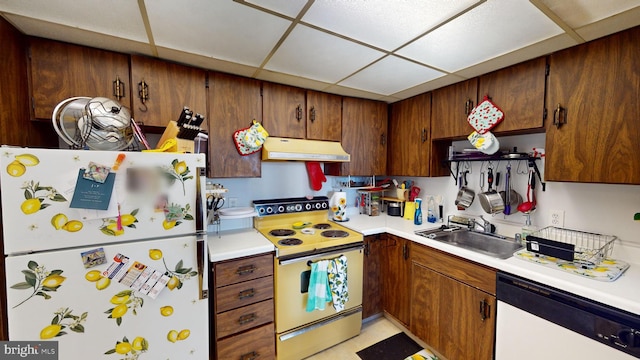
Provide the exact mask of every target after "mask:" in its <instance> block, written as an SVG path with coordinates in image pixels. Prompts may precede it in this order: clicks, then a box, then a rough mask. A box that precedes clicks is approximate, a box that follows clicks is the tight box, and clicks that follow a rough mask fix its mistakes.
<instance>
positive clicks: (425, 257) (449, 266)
mask: <svg viewBox="0 0 640 360" xmlns="http://www.w3.org/2000/svg"><path fill="white" fill-rule="evenodd" d="M412 250H413V251H412V261H413V262H414V263H416V264H419V265H422V266H425V267H428V268H430V269H433V270H435V271H437V272H439V273H441V274H444V275H446V276H448V277H451V278H453V279H456V280H458V281H460V282H463V283H465V284H469V285H471V286H473V287H476V288H478V289H480V290H482V291H485V292H487V293H489V294H493V295H495V293H496V270H495V269H493V268H490V267H487V266H484V265H480V264H478V263H474V262H472V261H469V260H466V259H463V258H460V257H457V256H455V255H451V254H447V253H445V252H442V251H440V250H436V249H433V248H430V247H428V246H426V245H422V244H418V243H414V244H413V246H412Z"/></svg>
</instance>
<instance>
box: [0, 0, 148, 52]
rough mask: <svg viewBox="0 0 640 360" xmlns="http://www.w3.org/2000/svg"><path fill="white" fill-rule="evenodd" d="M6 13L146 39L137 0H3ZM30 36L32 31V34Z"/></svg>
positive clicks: (133, 38) (136, 38)
mask: <svg viewBox="0 0 640 360" xmlns="http://www.w3.org/2000/svg"><path fill="white" fill-rule="evenodd" d="M0 10H2V11H3V12H7V13H11V14H16V15H22V16H25V17H32V18H36V19H39V20H44V21H48V22H51V23H56V24H61V25H66V26H69V27H70V28H77V29H79V30H80V29H81V30H89V31H93V32H97V33H102V34H107V35H112V36H116V37H119V38H123V39H130V40H134V41H139V42H142V41H143V42H146V41H147V33H146V32H145V29H144V24H143V23H142V17H141V16H140V9H139V8H138V3H137V2H136V1H130V0H110V1H109V2H108V3H106V2H105V1H103V0H82V1H77V0H57V1H51V0H29V1H2V5H1V6H0ZM29 35H31V34H29Z"/></svg>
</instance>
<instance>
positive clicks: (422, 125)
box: [387, 93, 431, 176]
mask: <svg viewBox="0 0 640 360" xmlns="http://www.w3.org/2000/svg"><path fill="white" fill-rule="evenodd" d="M430 119H431V93H424V94H421V95H418V96H414V97H412V98H409V99H406V100H402V101H398V102H396V103H393V104H392V105H391V115H390V120H389V147H388V153H387V169H388V171H387V173H388V174H389V175H398V176H429V163H430V153H431V134H430V121H431V120H430Z"/></svg>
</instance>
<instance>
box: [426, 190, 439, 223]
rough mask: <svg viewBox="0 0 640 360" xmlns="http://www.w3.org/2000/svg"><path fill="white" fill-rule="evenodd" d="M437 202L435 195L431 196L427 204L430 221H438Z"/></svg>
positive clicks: (428, 219)
mask: <svg viewBox="0 0 640 360" xmlns="http://www.w3.org/2000/svg"><path fill="white" fill-rule="evenodd" d="M436 220H437V218H436V202H435V201H434V199H433V196H430V197H429V203H428V204H427V221H428V222H430V223H434V222H436Z"/></svg>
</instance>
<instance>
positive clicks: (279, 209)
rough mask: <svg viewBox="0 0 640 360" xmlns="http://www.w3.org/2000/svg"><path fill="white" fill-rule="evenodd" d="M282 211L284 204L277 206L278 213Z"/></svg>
mask: <svg viewBox="0 0 640 360" xmlns="http://www.w3.org/2000/svg"><path fill="white" fill-rule="evenodd" d="M283 212H284V206H282V205H280V206H278V214H281V213H283Z"/></svg>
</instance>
